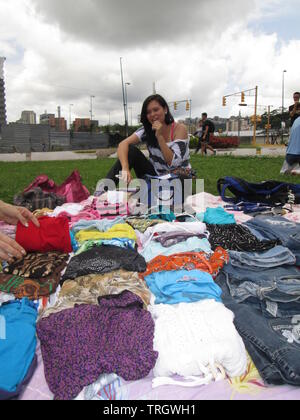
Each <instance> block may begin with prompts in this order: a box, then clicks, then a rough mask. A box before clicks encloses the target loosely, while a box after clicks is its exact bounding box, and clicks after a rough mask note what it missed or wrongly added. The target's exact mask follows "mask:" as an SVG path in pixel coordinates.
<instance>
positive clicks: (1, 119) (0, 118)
mask: <svg viewBox="0 0 300 420" xmlns="http://www.w3.org/2000/svg"><path fill="white" fill-rule="evenodd" d="M4 61H5V58H4V57H0V131H1V127H3V126H4V125H6V124H7V120H6V100H5V82H4Z"/></svg>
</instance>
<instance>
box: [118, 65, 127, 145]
mask: <svg viewBox="0 0 300 420" xmlns="http://www.w3.org/2000/svg"><path fill="white" fill-rule="evenodd" d="M120 66H121V79H122V94H123V106H124V114H125V132H126V137H128V118H127V112H126V93H125V86H124V77H123V64H122V57H121V58H120Z"/></svg>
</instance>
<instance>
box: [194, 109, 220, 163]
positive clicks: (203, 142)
mask: <svg viewBox="0 0 300 420" xmlns="http://www.w3.org/2000/svg"><path fill="white" fill-rule="evenodd" d="M202 128H203V132H202V137H201V138H200V141H199V144H198V147H197V149H196V152H195V155H196V154H197V153H198V152H199V150H200V148H201V155H202V156H204V153H206V152H207V149H209V150H211V151H212V152H213V154H214V155H216V151H215V150H214V149H213V148H212V147H211V145H210V144H209V142H210V137H211V135H213V134H214V132H215V125H214V123H213V122H212V121H210V120H209V119H208V118H207V113H206V112H204V113H203V114H202Z"/></svg>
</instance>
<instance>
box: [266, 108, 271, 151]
mask: <svg viewBox="0 0 300 420" xmlns="http://www.w3.org/2000/svg"><path fill="white" fill-rule="evenodd" d="M270 114H271V106H270V105H269V106H268V128H267V144H270V122H271V119H270Z"/></svg>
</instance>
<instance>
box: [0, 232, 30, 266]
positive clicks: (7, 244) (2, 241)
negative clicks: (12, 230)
mask: <svg viewBox="0 0 300 420" xmlns="http://www.w3.org/2000/svg"><path fill="white" fill-rule="evenodd" d="M0 251H1V253H2V254H4V255H5V257H6V258H8V261H9V260H11V259H12V257H15V258H22V257H24V255H26V251H25V250H24V249H23V248H22V247H21V246H20V245H19V244H18V243H17V242H16V241H14V240H13V239H10V238H8V237H7V236H5V235H2V234H1V236H0Z"/></svg>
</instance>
